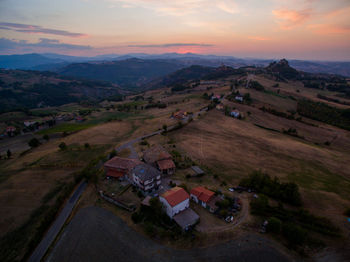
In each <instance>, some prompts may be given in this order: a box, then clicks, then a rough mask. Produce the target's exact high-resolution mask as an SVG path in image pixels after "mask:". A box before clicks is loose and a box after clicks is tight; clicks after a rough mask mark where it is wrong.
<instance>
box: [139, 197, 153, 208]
mask: <svg viewBox="0 0 350 262" xmlns="http://www.w3.org/2000/svg"><path fill="white" fill-rule="evenodd" d="M151 199H152V197H151V196H146V197H145V199H144V200H143V201H142V202H141V204H142V205H144V206H150V203H149V201H150V200H151Z"/></svg>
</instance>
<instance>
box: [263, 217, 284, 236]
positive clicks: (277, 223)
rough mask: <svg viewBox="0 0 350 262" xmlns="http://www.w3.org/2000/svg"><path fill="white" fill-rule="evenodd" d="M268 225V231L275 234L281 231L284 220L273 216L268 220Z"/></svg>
mask: <svg viewBox="0 0 350 262" xmlns="http://www.w3.org/2000/svg"><path fill="white" fill-rule="evenodd" d="M268 222H269V223H268V225H267V231H268V232H272V233H275V234H278V233H280V232H281V229H282V222H281V220H279V219H278V218H275V217H271V218H270V219H269V220H268Z"/></svg>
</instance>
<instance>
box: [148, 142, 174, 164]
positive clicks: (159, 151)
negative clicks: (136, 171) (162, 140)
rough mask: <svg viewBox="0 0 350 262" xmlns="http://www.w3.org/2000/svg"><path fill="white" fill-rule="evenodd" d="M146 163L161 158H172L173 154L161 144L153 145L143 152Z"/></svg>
mask: <svg viewBox="0 0 350 262" xmlns="http://www.w3.org/2000/svg"><path fill="white" fill-rule="evenodd" d="M143 158H144V159H145V161H146V163H155V162H157V161H159V160H164V159H172V157H171V155H170V154H169V153H168V152H167V151H166V150H165V149H164V148H163V147H162V146H160V145H155V146H152V147H151V148H149V149H147V150H146V151H145V153H144V154H143Z"/></svg>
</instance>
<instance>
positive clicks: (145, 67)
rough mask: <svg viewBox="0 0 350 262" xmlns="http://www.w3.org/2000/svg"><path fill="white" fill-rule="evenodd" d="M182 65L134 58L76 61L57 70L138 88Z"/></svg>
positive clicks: (64, 73)
mask: <svg viewBox="0 0 350 262" xmlns="http://www.w3.org/2000/svg"><path fill="white" fill-rule="evenodd" d="M182 67H183V66H182V65H180V64H178V63H176V62H174V61H166V60H143V59H136V58H132V59H127V60H122V61H111V62H106V61H105V62H91V63H75V64H70V65H68V66H66V67H63V68H61V69H59V70H58V71H57V72H58V73H59V74H62V75H66V76H75V77H82V78H86V79H94V80H103V81H110V82H113V83H115V84H118V85H120V86H122V87H125V88H135V87H136V88H137V87H140V86H142V85H144V84H145V83H147V82H150V81H152V80H154V79H156V78H158V77H162V76H165V75H167V74H170V73H172V72H175V71H176V70H178V69H180V68H182Z"/></svg>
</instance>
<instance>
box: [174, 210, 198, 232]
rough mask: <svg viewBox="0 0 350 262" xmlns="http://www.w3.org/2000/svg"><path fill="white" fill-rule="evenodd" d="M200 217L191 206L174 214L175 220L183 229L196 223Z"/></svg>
mask: <svg viewBox="0 0 350 262" xmlns="http://www.w3.org/2000/svg"><path fill="white" fill-rule="evenodd" d="M198 219H199V216H198V215H197V213H196V212H194V211H193V210H192V209H191V208H187V209H186V210H184V211H182V212H180V213H179V214H176V215H175V216H174V220H175V222H176V223H177V224H178V225H179V226H180V227H181V228H183V229H185V228H187V227H189V226H192V225H194V224H196V223H197V221H198Z"/></svg>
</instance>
